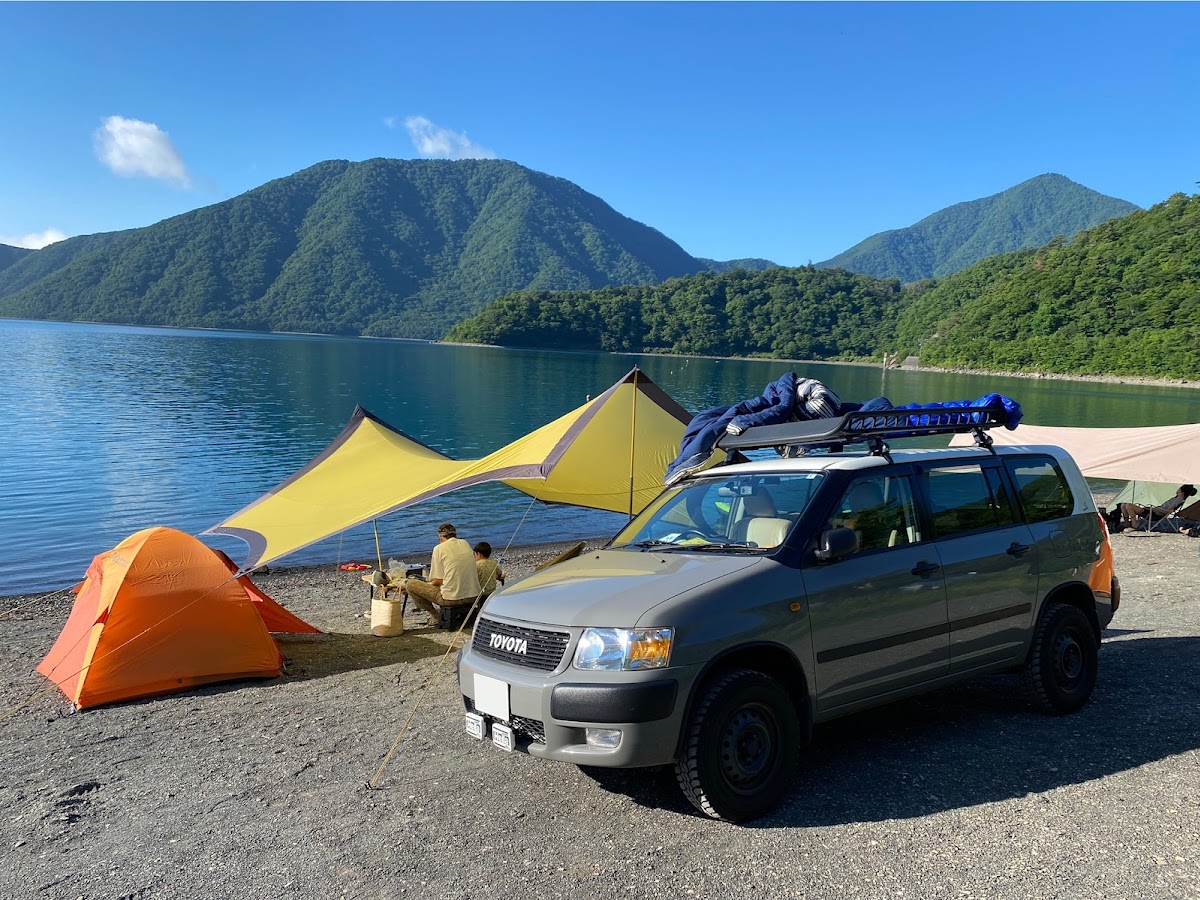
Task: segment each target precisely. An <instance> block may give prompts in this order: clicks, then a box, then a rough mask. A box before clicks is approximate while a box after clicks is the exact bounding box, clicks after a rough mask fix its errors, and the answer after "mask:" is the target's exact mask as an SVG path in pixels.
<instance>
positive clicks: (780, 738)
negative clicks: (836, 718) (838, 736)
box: [675, 669, 800, 822]
mask: <svg viewBox="0 0 1200 900" xmlns="http://www.w3.org/2000/svg"><path fill="white" fill-rule="evenodd" d="M702 690H703V693H702V694H701V695H700V698H699V700H698V702H697V703H696V707H695V709H694V710H693V712H692V716H691V719H690V720H689V721H688V722H687V724H686V726H685V727H686V732H685V734H684V741H683V751H682V752H681V754H680V756H679V759H678V760H677V761H676V763H675V777H676V779H677V780H678V782H679V787H680V788H681V789H682V790H683V793H684V796H686V797H687V798H688V800H690V801H691V802H692V805H693V806H695V807H696V809H698V810H700V812H702V813H704V814H705V815H706V816H710V817H712V818H714V819H724V820H726V821H729V822H745V821H748V820H750V819H754V818H757V817H758V816H761V815H764V814H765V813H768V812H770V811H771V810H772V809H774V808H775V807H776V806H777V805H778V804H779V803H780V801H781V800H782V799H783V795H784V791H785V789H786V788H787V785H788V782H789V781H790V780H791V778H792V776H793V775H794V774H795V771H796V766H797V763H798V761H799V757H800V723H799V721H798V719H797V717H796V708H795V706H793V704H792V700H791V698H790V697H789V696H788V693H787V691H786V690H785V689H784V688H783V686H782V685H781V684H780V683H779V682H778V681H776V680H775V679H773V678H771V677H769V676H767V675H764V674H763V673H761V672H755V671H753V670H750V669H736V670H734V671H732V672H728V673H726V674H724V675H721V676H720V677H718V678H717V679H716V680H715V681H713V682H712V683H711V684H709V685H707V686H705V687H704V688H703V689H702Z"/></svg>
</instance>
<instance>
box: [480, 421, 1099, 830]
mask: <svg viewBox="0 0 1200 900" xmlns="http://www.w3.org/2000/svg"><path fill="white" fill-rule="evenodd" d="M943 418H945V419H948V420H949V421H948V422H939V424H937V425H936V426H930V427H924V428H917V429H913V428H899V429H898V425H899V424H901V423H903V421H904V420H903V419H889V418H887V417H886V416H877V415H865V414H861V413H850V414H848V415H847V416H844V417H842V418H841V419H832V420H830V419H825V420H818V421H815V422H799V423H792V424H788V425H775V426H764V427H760V428H750V429H747V430H746V431H745V432H744V433H743V434H742V435H740V436H737V437H733V436H728V439H723V443H722V449H723V450H725V451H726V452H727V453H729V454H730V457H729V458H731V459H734V460H745V459H746V457H745V456H744V455H742V454H741V453H740V451H743V450H744V451H747V452H749V451H752V450H754V449H756V448H770V447H775V448H776V449H777V451H778V452H779V453H781V454H783V456H782V457H777V458H772V459H760V460H754V461H739V462H732V463H727V464H723V465H718V466H715V467H713V468H711V469H708V470H707V471H703V472H700V473H698V474H694V475H691V476H689V477H688V478H686V479H684V480H683V481H681V482H679V483H677V484H675V485H673V486H672V487H670V488H668V489H667V490H665V491H664V492H663V493H662V494H661V495H660V496H659V497H658V498H657V500H655V501H654V502H653V503H651V504H650V505H649V506H648V507H647V508H646V509H645V510H643V511H642V512H641V513H640V514H639V515H638V516H637V517H636V518H634V519H633V520H632V521H631V522H630V523H629V525H628V526H627V527H626V528H624V529H623V530H622V531H621V532H620V533H619V534H618V535H617V536H616V537H615V538H613V539H612V541H611V542H610V543H609V544H608V545H607V546H606V547H604V549H601V550H598V551H594V552H590V553H588V554H587V555H585V556H582V557H580V558H576V559H572V560H568V561H566V562H562V563H559V564H557V565H554V566H551V567H549V568H547V569H544V570H542V571H539V572H536V573H534V574H532V575H530V576H528V577H526V578H524V579H521V580H520V581H517V582H514V583H512V584H510V585H508V586H506V587H504V588H503V589H501V590H500V591H498V592H497V593H495V594H493V595H492V596H491V597H490V598H489V599H488V601H487V603H486V605H485V606H484V608H483V610H482V611H481V613H480V616H479V619H478V621H477V623H476V626H475V630H474V635H473V637H472V640H471V643H470V644H469V645H468V646H467V647H465V648H464V649H463V651H462V652H461V653H460V655H459V660H458V679H459V685H460V688H461V692H462V696H463V702H464V705H465V707H466V731H467V733H468V734H470V735H472V736H473V737H475V738H477V739H480V740H490V741H491V742H492V743H493V744H495V745H496V746H498V747H500V748H501V749H503V750H508V751H512V750H521V751H524V752H527V753H529V754H531V755H533V756H537V757H542V758H545V759H551V760H559V761H562V762H568V763H575V764H578V765H581V766H600V767H637V766H656V765H665V764H670V765H673V766H674V767H675V772H676V775H677V778H678V781H679V785H680V787H681V788H682V789H683V792H684V794H685V795H686V796H687V797H688V799H689V800H690V801H691V802H692V803H693V804H694V805H695V806H696V807H697V808H698V809H699V810H700V811H702V812H703V813H705V814H706V815H708V816H711V817H713V818H716V819H725V820H729V821H734V822H739V821H745V820H749V819H752V818H755V817H757V816H761V815H763V814H764V813H766V812H768V811H770V810H771V809H772V808H773V807H775V806H776V805H777V804H778V803H779V802H780V801H781V800H782V799H783V797H784V796H785V795H786V788H787V785H788V782H789V780H790V778H791V776H792V774H793V772H794V771H795V769H796V768H797V764H798V761H799V755H800V752H801V750H802V748H803V747H804V745H805V744H806V743H807V742H808V741H809V739H810V737H811V735H812V731H813V726H814V725H815V724H817V723H821V722H825V721H827V720H829V719H832V718H834V717H836V716H841V715H845V714H847V713H851V712H855V711H858V710H862V709H865V708H867V707H870V706H874V705H877V704H881V703H885V702H887V701H890V700H895V699H899V698H903V697H908V696H911V695H913V694H916V693H919V692H923V691H929V690H932V689H934V688H938V687H941V686H944V685H947V684H950V683H952V682H956V681H960V680H962V679H966V678H973V677H975V676H978V675H983V674H988V673H996V672H1009V671H1012V672H1018V673H1020V676H1021V679H1022V682H1023V684H1024V687H1025V690H1026V693H1027V695H1028V698H1029V700H1030V702H1031V704H1032V705H1033V706H1034V707H1035V708H1036V709H1039V710H1043V711H1045V712H1049V713H1058V714H1061V713H1069V712H1072V711H1074V710H1077V709H1079V708H1080V707H1082V706H1083V705H1084V704H1085V703H1087V701H1088V699H1089V697H1090V696H1091V693H1092V690H1093V687H1094V686H1095V683H1096V673H1097V659H1098V648H1099V644H1100V637H1101V632H1102V630H1103V629H1104V628H1105V627H1106V626H1107V625H1108V624H1109V622H1110V620H1111V619H1112V616H1113V613H1114V611H1115V610H1116V608H1117V605H1118V603H1119V601H1120V592H1119V586H1118V582H1117V579H1116V576H1115V574H1114V572H1113V565H1112V549H1111V546H1110V545H1109V543H1108V535H1107V530H1106V529H1105V527H1104V524H1103V521H1102V520H1101V518H1100V516H1099V514H1098V512H1097V510H1096V506H1095V503H1094V501H1093V499H1092V495H1091V492H1090V491H1089V489H1088V486H1087V484H1086V482H1085V481H1084V478H1083V476H1082V475H1081V474H1080V472H1079V469H1078V467H1077V466H1076V465H1075V463H1074V462H1073V461H1072V459H1071V458H1070V456H1069V455H1068V454H1067V453H1066V451H1064V450H1062V449H1061V448H1058V447H1050V446H1029V447H993V446H992V444H991V441H990V439H988V437H987V434H986V430H987V428H989V427H994V426H996V425H998V424H1003V422H1004V413H1003V412H1002V411H998V412H995V413H989V414H988V415H987V416H985V417H982V418H984V419H985V421H982V422H981V421H980V418H981V417H980V416H979V414H978V413H963V414H957V415H950V416H947V417H943ZM949 432H973V433H974V434H975V436H976V444H977V446H975V447H963V448H952V449H938V450H894V451H893V450H891V449H890V448H889V446H888V445H887V444H886V443H885V439H894V438H895V437H897V436H898V434H899V436H909V435H913V434H940V433H949ZM860 443H865V444H866V449H865V450H862V449H860V450H859V451H858V452H847V450H846V447H847V445H850V444H860ZM735 450H736V451H739V452H738V453H734V452H733V451H735Z"/></svg>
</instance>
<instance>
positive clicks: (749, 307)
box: [447, 266, 901, 359]
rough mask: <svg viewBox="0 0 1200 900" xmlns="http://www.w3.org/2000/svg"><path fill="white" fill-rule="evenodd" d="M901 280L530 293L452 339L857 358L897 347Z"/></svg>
mask: <svg viewBox="0 0 1200 900" xmlns="http://www.w3.org/2000/svg"><path fill="white" fill-rule="evenodd" d="M900 299H901V292H900V283H899V282H898V281H895V280H894V279H893V280H891V281H880V280H878V279H875V278H871V277H869V276H866V275H853V274H851V273H849V272H843V271H840V270H833V271H818V270H816V269H814V268H812V267H811V266H804V267H801V268H795V269H792V268H778V267H777V268H773V269H768V270H766V271H763V272H747V271H745V270H744V269H737V270H732V271H729V272H724V273H707V272H706V273H701V274H698V275H691V276H688V277H685V278H674V279H671V280H669V281H667V282H664V283H663V284H658V285H648V286H641V287H623V288H605V289H602V290H599V291H557V292H547V291H537V292H533V291H525V292H520V293H515V294H510V295H508V296H506V297H502V298H501V299H499V300H497V301H496V302H494V303H492V304H491V305H489V306H488V307H487V308H486V309H485V310H484V311H483V312H482V313H480V314H479V315H477V316H475V317H474V318H472V319H469V320H467V321H465V322H462V323H460V324H458V325H457V326H455V328H454V329H453V330H451V332H450V333H449V334H448V335H447V340H452V341H465V342H474V343H488V344H502V345H505V346H526V347H555V348H559V349H572V350H609V351H614V350H617V351H630V350H631V351H657V352H666V353H686V354H698V355H717V356H770V357H786V358H792V359H855V358H862V357H868V356H871V355H874V354H877V353H879V352H881V351H882V350H884V349H887V348H889V347H891V346H892V344H893V343H894V331H895V321H896V315H897V313H898V311H899V310H898V304H899V302H900Z"/></svg>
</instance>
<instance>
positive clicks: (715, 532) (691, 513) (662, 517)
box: [611, 472, 824, 553]
mask: <svg viewBox="0 0 1200 900" xmlns="http://www.w3.org/2000/svg"><path fill="white" fill-rule="evenodd" d="M823 478H824V475H823V474H822V473H821V472H803V473H796V474H793V475H775V474H771V475H767V474H753V475H746V474H743V475H737V476H726V477H724V478H721V477H711V476H710V477H702V478H697V479H694V480H691V481H686V482H684V483H682V484H680V485H677V486H676V487H673V488H671V489H669V490H667V491H665V492H664V493H663V494H662V495H661V496H660V497H659V498H658V499H657V500H655V501H654V502H653V503H651V504H650V506H648V507H647V508H646V509H645V510H643V511H642V513H641V514H640V515H639V516H638V517H637V518H635V519H634V520H633V521H632V522H630V523H629V525H628V526H627V527H626V528H625V529H624V530H623V531H621V533H620V534H618V535H617V536H616V537H615V538H614V539H613V542H612V545H611V546H613V547H624V548H632V549H653V550H689V551H696V552H731V553H748V552H760V551H765V550H770V549H772V548H774V547H778V546H779V545H780V544H782V543H783V541H784V540H785V539H786V538H787V535H788V532H789V531H790V530H791V528H792V526H793V525H794V524H795V523H796V521H797V520H799V518H800V515H801V514H802V513H803V512H804V510H805V509H806V508H807V507H808V504H809V501H810V500H811V499H812V497H813V494H814V493H815V492H816V490H817V488H818V487H819V486H820V484H821V481H822V479H823Z"/></svg>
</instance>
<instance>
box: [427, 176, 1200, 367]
mask: <svg viewBox="0 0 1200 900" xmlns="http://www.w3.org/2000/svg"><path fill="white" fill-rule="evenodd" d="M447 338H448V339H449V340H458V341H469V342H479V343H493V344H501V345H506V346H527V347H557V348H566V349H579V350H608V351H629V350H632V351H643V350H645V351H659V352H668V353H691V354H714V355H730V356H770V357H785V358H793V359H816V360H819V359H855V358H864V357H869V356H875V357H878V356H879V354H881V353H882V352H885V351H887V352H889V353H900V354H902V355H909V354H917V355H919V356H920V358H921V364H922V365H929V366H944V367H960V366H961V367H966V368H986V369H993V370H998V371H1041V372H1061V373H1074V374H1093V373H1095V374H1099V373H1104V374H1129V375H1150V376H1158V377H1169V376H1172V377H1183V378H1190V379H1195V378H1200V195H1196V196H1192V197H1188V196H1185V195H1183V194H1177V195H1175V196H1173V197H1171V198H1170V199H1169V200H1167V201H1166V202H1164V203H1160V204H1158V205H1157V206H1154V207H1153V208H1151V209H1149V210H1145V211H1140V210H1139V211H1138V212H1135V213H1132V214H1131V215H1129V216H1126V217H1125V218H1121V219H1114V220H1112V221H1109V222H1105V223H1104V224H1102V225H1100V226H1097V227H1096V228H1092V229H1090V230H1087V231H1083V232H1080V233H1079V234H1077V235H1076V236H1075V239H1074V240H1073V241H1072V242H1071V243H1067V242H1066V240H1065V239H1063V238H1055V239H1054V240H1052V241H1050V242H1049V243H1048V244H1046V246H1044V247H1041V248H1039V249H1037V250H1023V251H1018V252H1015V253H1009V254H1005V255H1002V256H997V257H993V258H990V259H985V260H983V261H981V262H978V263H976V264H975V265H973V266H970V267H969V268H967V269H964V270H963V271H961V272H958V273H956V274H954V275H951V276H949V277H947V278H943V279H941V280H940V281H934V280H928V281H923V282H917V283H913V284H910V285H908V286H907V287H905V288H903V289H902V288H901V286H900V283H899V282H898V281H896V280H895V279H892V280H889V281H881V280H878V279H875V278H871V277H869V276H864V275H854V274H851V273H849V272H846V271H844V270H840V269H815V268H813V267H811V266H805V267H801V268H797V269H788V268H774V269H769V270H767V271H764V272H746V271H744V270H737V271H730V272H726V273H719V274H717V273H702V274H699V275H692V276H689V277H685V278H677V279H672V280H670V281H667V282H665V283H663V284H659V285H650V286H643V287H631V288H608V289H604V290H600V291H566V292H520V293H514V294H510V295H508V296H506V297H502V298H501V299H499V300H497V301H496V302H494V303H492V304H491V305H489V306H488V307H487V308H486V309H484V310H483V312H481V313H480V314H479V315H477V316H475V317H474V318H472V319H469V320H467V321H465V322H462V323H460V324H459V325H458V326H457V327H455V328H454V329H453V330H452V331H451V332H450V334H449V335H447Z"/></svg>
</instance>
